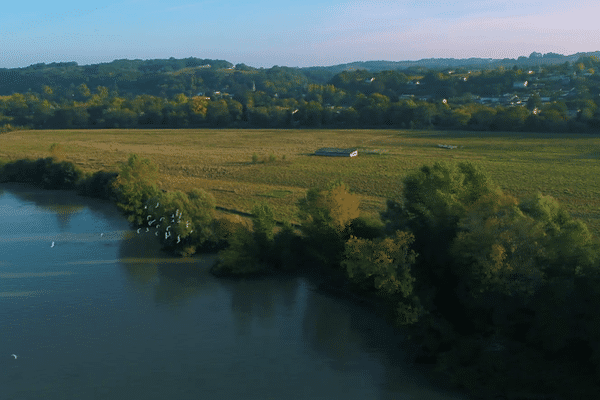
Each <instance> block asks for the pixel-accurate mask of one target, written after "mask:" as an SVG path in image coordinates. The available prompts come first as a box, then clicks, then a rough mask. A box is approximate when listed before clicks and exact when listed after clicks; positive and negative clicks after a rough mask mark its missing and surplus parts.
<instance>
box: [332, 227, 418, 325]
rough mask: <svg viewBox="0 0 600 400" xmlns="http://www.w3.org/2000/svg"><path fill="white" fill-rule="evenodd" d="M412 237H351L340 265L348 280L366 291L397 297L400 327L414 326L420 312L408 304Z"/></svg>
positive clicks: (400, 234)
mask: <svg viewBox="0 0 600 400" xmlns="http://www.w3.org/2000/svg"><path fill="white" fill-rule="evenodd" d="M413 240H414V236H413V235H412V234H411V233H409V232H401V231H397V232H396V233H395V235H394V236H393V237H387V238H379V239H374V240H370V239H359V238H357V237H354V236H351V237H350V239H349V240H348V241H347V242H346V244H345V250H344V259H343V260H342V266H343V267H344V268H345V269H346V273H347V274H348V277H349V278H350V280H351V281H353V282H355V283H358V284H360V285H361V286H362V287H363V288H364V289H366V290H373V289H376V290H377V291H378V292H379V293H380V294H381V295H382V296H384V297H387V298H389V297H396V296H397V297H398V298H399V300H398V306H397V309H396V311H397V313H398V315H397V318H398V322H399V323H400V324H410V323H414V322H416V321H417V319H418V314H419V313H420V312H421V311H422V310H421V309H420V308H419V307H415V306H414V304H411V300H412V297H413V296H412V293H413V283H414V281H415V278H413V276H412V275H411V268H412V266H413V264H414V263H415V259H416V257H417V254H416V253H415V252H414V251H413V250H411V249H410V245H411V243H412V242H413Z"/></svg>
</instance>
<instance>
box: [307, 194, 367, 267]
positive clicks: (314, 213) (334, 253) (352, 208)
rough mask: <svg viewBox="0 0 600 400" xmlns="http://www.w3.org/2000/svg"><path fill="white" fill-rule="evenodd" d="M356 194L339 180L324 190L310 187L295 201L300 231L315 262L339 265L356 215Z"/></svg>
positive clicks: (357, 205) (333, 265) (357, 202)
mask: <svg viewBox="0 0 600 400" xmlns="http://www.w3.org/2000/svg"><path fill="white" fill-rule="evenodd" d="M358 207H359V201H358V196H356V195H355V194H352V193H350V189H349V188H348V186H346V185H345V184H344V183H342V182H335V183H332V184H331V185H329V187H328V188H327V189H325V190H322V189H319V188H312V189H310V190H309V191H308V192H307V193H306V196H305V197H304V198H303V199H301V200H300V201H299V203H298V208H299V216H300V219H301V221H302V224H301V225H302V228H301V230H302V232H303V233H304V235H305V239H306V242H307V247H308V248H309V252H310V253H311V255H312V256H313V257H314V258H316V259H317V261H319V262H321V263H323V264H325V265H328V266H330V267H339V265H340V264H339V263H340V260H341V254H342V252H343V248H344V243H345V241H346V240H347V239H348V237H349V234H350V225H351V222H352V220H353V219H355V218H357V217H358V216H359V211H358Z"/></svg>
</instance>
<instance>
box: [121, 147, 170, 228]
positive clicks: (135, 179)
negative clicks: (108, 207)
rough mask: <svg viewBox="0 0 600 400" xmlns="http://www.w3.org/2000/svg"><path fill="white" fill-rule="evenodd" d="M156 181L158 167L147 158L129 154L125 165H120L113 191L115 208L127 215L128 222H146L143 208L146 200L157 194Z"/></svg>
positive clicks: (137, 223)
mask: <svg viewBox="0 0 600 400" xmlns="http://www.w3.org/2000/svg"><path fill="white" fill-rule="evenodd" d="M157 181H158V166H156V164H154V163H152V161H150V160H149V159H147V158H140V157H138V156H137V155H136V154H131V155H130V156H129V159H128V160H127V163H124V164H123V165H121V168H120V170H119V175H118V176H117V178H116V179H115V180H114V182H113V189H114V191H115V195H116V197H117V206H118V207H119V208H121V210H123V212H124V213H125V214H126V215H127V219H128V221H130V222H133V223H134V224H135V225H141V224H142V223H144V222H145V221H146V220H145V216H146V214H145V213H144V208H143V206H144V205H146V202H147V200H148V199H150V198H152V197H156V196H157V195H158V194H159V190H158V188H157V186H156V183H157Z"/></svg>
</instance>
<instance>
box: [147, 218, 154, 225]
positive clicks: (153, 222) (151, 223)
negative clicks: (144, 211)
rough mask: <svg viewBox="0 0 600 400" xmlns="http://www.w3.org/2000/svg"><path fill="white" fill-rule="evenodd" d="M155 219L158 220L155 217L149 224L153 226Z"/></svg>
mask: <svg viewBox="0 0 600 400" xmlns="http://www.w3.org/2000/svg"><path fill="white" fill-rule="evenodd" d="M154 221H156V220H155V219H153V220H152V221H150V222H148V225H149V226H152V224H153V223H154Z"/></svg>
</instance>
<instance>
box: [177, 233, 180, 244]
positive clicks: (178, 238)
mask: <svg viewBox="0 0 600 400" xmlns="http://www.w3.org/2000/svg"><path fill="white" fill-rule="evenodd" d="M179 242H181V238H180V237H179V235H177V243H179Z"/></svg>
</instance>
